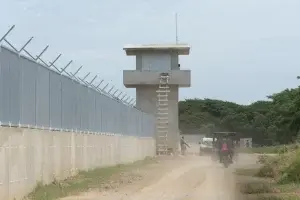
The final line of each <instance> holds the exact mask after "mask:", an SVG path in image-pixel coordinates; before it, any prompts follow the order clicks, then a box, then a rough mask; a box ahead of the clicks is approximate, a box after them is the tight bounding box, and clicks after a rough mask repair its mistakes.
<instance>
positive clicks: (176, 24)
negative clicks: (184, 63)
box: [175, 13, 178, 44]
mask: <svg viewBox="0 0 300 200" xmlns="http://www.w3.org/2000/svg"><path fill="white" fill-rule="evenodd" d="M177 18H178V14H177V13H175V34H176V44H178V21H177Z"/></svg>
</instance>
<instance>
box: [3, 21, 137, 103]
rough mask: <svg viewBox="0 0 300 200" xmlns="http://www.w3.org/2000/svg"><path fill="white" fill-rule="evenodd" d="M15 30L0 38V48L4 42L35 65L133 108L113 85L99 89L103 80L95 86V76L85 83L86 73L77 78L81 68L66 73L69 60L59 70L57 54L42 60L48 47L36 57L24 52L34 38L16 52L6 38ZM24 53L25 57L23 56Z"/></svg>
mask: <svg viewBox="0 0 300 200" xmlns="http://www.w3.org/2000/svg"><path fill="white" fill-rule="evenodd" d="M14 28H15V25H13V26H12V27H10V28H9V30H8V31H7V32H6V33H5V34H4V35H3V36H2V37H1V39H0V45H1V46H2V43H3V42H5V43H6V44H7V45H8V46H9V47H10V48H11V49H12V50H13V51H15V52H16V53H18V54H19V55H23V56H25V57H27V58H29V59H31V60H33V61H34V62H36V63H39V64H40V65H42V66H44V67H46V68H49V69H51V70H53V71H56V72H57V73H59V74H60V75H62V76H67V77H69V78H71V79H72V80H74V81H76V82H78V83H79V84H81V85H85V86H87V87H89V88H91V89H93V90H95V91H96V92H98V93H101V94H103V95H105V96H107V97H109V98H111V99H114V100H117V101H119V102H121V103H123V104H125V105H128V106H131V107H135V103H136V100H135V99H134V98H132V97H130V96H129V95H127V94H126V93H125V92H123V91H120V90H119V89H116V88H115V86H114V85H110V84H109V83H107V84H106V85H105V86H104V87H101V86H102V84H104V82H105V81H104V79H100V80H101V81H100V82H99V83H98V84H97V85H95V84H94V82H95V80H96V79H97V78H98V76H97V75H95V76H94V77H93V78H92V79H91V81H87V78H88V77H89V76H90V75H91V72H88V73H87V74H86V75H85V76H84V77H79V76H78V75H77V74H78V73H79V71H80V70H81V69H82V68H83V66H80V67H79V68H78V69H77V70H76V71H75V72H74V73H72V72H68V71H67V68H68V67H70V65H71V64H72V63H73V60H70V61H69V62H68V63H67V64H66V65H65V66H64V67H62V68H59V67H58V66H56V65H55V63H56V62H57V61H58V60H59V58H60V57H61V56H62V54H59V55H58V56H57V57H56V58H55V59H54V60H53V61H52V62H51V61H50V62H49V63H47V62H46V61H44V60H43V59H42V55H44V53H45V52H46V51H47V50H48V48H49V45H47V46H46V47H45V48H44V49H43V50H42V51H41V53H39V54H38V55H36V56H33V55H32V54H31V53H30V52H29V51H27V50H26V47H27V46H28V45H29V44H30V42H31V41H32V40H33V38H34V37H31V38H30V39H29V40H28V41H27V42H26V43H25V44H24V45H23V46H22V47H21V48H20V50H18V49H17V48H16V47H15V46H14V45H13V44H12V43H11V42H10V41H8V40H7V39H6V38H7V36H8V35H9V34H10V33H11V32H12V30H13V29H14ZM24 53H25V55H24Z"/></svg>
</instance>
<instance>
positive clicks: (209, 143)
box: [199, 137, 213, 155]
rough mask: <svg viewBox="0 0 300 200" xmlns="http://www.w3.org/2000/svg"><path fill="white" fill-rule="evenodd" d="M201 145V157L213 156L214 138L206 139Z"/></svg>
mask: <svg viewBox="0 0 300 200" xmlns="http://www.w3.org/2000/svg"><path fill="white" fill-rule="evenodd" d="M199 144H200V155H204V154H211V153H212V152H213V138H208V137H204V138H202V140H201V141H200V142H199Z"/></svg>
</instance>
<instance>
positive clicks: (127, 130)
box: [0, 46, 155, 137]
mask: <svg viewBox="0 0 300 200" xmlns="http://www.w3.org/2000/svg"><path fill="white" fill-rule="evenodd" d="M0 122H1V123H2V124H10V125H12V126H17V125H23V126H34V127H35V126H36V127H43V128H51V129H68V130H75V129H76V130H78V131H91V132H109V133H119V134H124V135H134V136H147V137H152V136H153V134H154V132H155V131H154V123H155V121H154V117H153V116H151V115H149V114H146V113H143V112H141V111H139V110H137V109H136V108H133V107H129V106H127V105H125V104H124V103H122V102H120V101H119V100H115V99H113V98H111V97H108V96H107V95H104V94H101V93H100V92H98V91H96V89H92V88H91V87H88V86H87V85H83V84H80V83H79V82H78V81H75V80H74V79H71V78H70V77H67V76H65V75H62V74H60V73H58V72H55V71H53V70H51V69H49V68H47V67H45V66H43V65H41V64H39V63H37V62H36V61H34V60H31V59H28V58H27V57H24V56H20V54H19V53H17V52H14V51H11V50H9V49H7V48H5V47H2V46H1V49H0Z"/></svg>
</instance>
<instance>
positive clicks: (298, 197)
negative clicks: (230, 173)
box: [236, 144, 300, 200]
mask: <svg viewBox="0 0 300 200" xmlns="http://www.w3.org/2000/svg"><path fill="white" fill-rule="evenodd" d="M276 148H277V150H278V152H277V154H276V155H268V154H262V155H260V156H259V159H258V164H259V167H258V168H249V169H237V170H236V174H237V175H238V187H239V189H240V191H241V192H242V193H243V194H245V197H246V200H247V199H249V200H250V199H253V200H255V199H256V200H264V199H269V200H277V199H278V200H279V199H282V200H300V146H299V145H298V144H293V145H286V146H284V147H282V146H279V147H276Z"/></svg>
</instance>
